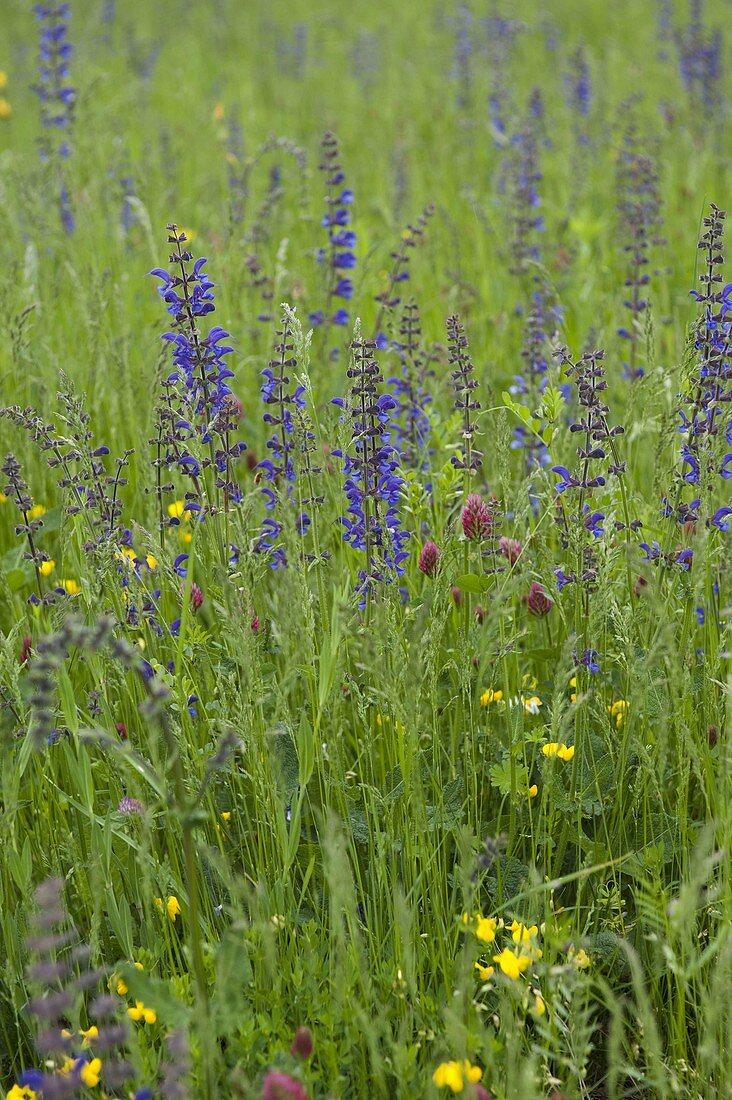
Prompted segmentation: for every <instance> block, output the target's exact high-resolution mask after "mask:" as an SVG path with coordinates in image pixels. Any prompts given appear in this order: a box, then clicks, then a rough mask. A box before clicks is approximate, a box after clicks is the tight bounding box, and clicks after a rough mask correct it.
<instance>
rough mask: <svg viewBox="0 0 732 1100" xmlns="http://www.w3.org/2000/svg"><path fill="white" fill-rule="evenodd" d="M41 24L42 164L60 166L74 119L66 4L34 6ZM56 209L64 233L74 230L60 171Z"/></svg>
mask: <svg viewBox="0 0 732 1100" xmlns="http://www.w3.org/2000/svg"><path fill="white" fill-rule="evenodd" d="M33 11H34V13H35V16H36V20H37V21H38V23H39V24H40V38H39V45H38V83H37V84H36V85H35V90H36V93H37V95H38V98H39V100H40V105H41V125H42V127H43V130H44V135H43V137H42V139H41V145H40V152H41V160H43V161H49V160H51V157H52V156H53V155H54V153H55V155H56V156H57V157H58V158H59V161H60V162H63V161H64V160H65V159H66V158H67V157H68V156H70V154H71V145H70V141H69V132H70V130H71V123H72V119H73V111H74V102H75V99H76V92H75V90H74V88H73V87H72V85H71V84H70V83H69V59H70V57H71V52H72V46H71V43H70V42H69V41H68V21H69V18H70V16H71V7H70V5H69V4H68V3H62V4H36V5H35V6H34V8H33ZM58 206H59V215H60V218H61V224H62V226H63V228H64V230H65V231H66V232H67V233H73V231H74V229H75V228H76V221H75V218H74V212H73V209H72V206H71V196H70V194H69V189H68V186H67V183H66V178H65V176H64V173H63V169H62V168H61V167H59V180H58Z"/></svg>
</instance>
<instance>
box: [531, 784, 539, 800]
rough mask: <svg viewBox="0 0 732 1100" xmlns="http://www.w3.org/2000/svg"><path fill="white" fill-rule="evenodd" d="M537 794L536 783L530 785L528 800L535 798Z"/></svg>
mask: <svg viewBox="0 0 732 1100" xmlns="http://www.w3.org/2000/svg"><path fill="white" fill-rule="evenodd" d="M538 793H539V788H538V787H537V785H536V783H532V784H531V786H530V787H529V798H536V796H537V794H538Z"/></svg>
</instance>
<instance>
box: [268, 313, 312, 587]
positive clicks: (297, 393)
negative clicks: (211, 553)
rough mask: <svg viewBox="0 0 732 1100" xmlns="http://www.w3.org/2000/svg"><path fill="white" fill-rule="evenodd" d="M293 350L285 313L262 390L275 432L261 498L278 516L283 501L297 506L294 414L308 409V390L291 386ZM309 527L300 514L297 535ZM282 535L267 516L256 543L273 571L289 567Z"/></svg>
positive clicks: (276, 523) (278, 525)
mask: <svg viewBox="0 0 732 1100" xmlns="http://www.w3.org/2000/svg"><path fill="white" fill-rule="evenodd" d="M294 347H295V345H294V343H293V339H292V325H291V322H290V317H289V315H288V314H287V313H286V314H285V315H284V317H283V319H282V328H281V329H278V331H277V333H276V342H275V349H274V350H275V353H276V356H277V357H276V358H275V359H270V361H269V364H268V365H267V366H266V367H265V368H264V370H263V371H262V377H263V378H264V383H263V385H262V387H261V390H260V392H261V394H262V400H263V401H264V404H265V406H266V411H265V413H264V422H265V424H267V425H268V427H270V428H272V429H274V430H273V434H272V436H271V437H270V438H269V439H268V440H267V450H268V451H269V453H270V457H269V458H266V459H263V461H262V462H260V463H259V464H258V467H257V468H258V469H260V470H262V472H263V474H264V478H265V480H266V481H267V482H268V485H267V486H265V487H264V488H263V489H262V494H263V496H264V497H265V501H266V507H267V509H268V510H269V511H271V512H275V511H276V510H277V507H278V505H280V506H281V501H282V499H283V497H285V498H286V499H288V500H289V501H290V502H294V503H297V500H296V499H295V497H294V493H293V488H294V485H295V482H296V480H297V477H298V473H299V471H298V470H297V469H296V465H295V454H296V449H297V439H296V434H295V413H296V411H297V410H298V409H303V408H304V407H305V398H304V397H303V394H304V392H305V390H304V387H303V386H301V385H297V386H293V384H292V380H291V372H292V371H293V370H294V368H295V367H296V366H297V359H296V358H295V355H294V354H293V352H294ZM278 490H279V492H278ZM283 490H284V492H283ZM309 526H310V517H309V515H308V514H307V512H304V511H301V512H300V514H299V516H298V520H297V529H298V531H299V532H300V533H301V534H302V533H304V532H305V531H306V530H307V529H308V527H309ZM281 532H282V524H281V523H280V522H279V520H278V519H276V518H275V516H274V515H271V516H267V518H266V519H265V520H264V523H263V524H262V531H261V534H260V537H259V540H258V542H257V543H256V547H255V548H256V550H257V551H258V552H260V553H266V554H268V555H269V556H270V568H271V569H278V568H280V567H281V566H286V565H287V556H286V553H285V548H284V546H282V545H280V544H278V539H279V536H280V534H281Z"/></svg>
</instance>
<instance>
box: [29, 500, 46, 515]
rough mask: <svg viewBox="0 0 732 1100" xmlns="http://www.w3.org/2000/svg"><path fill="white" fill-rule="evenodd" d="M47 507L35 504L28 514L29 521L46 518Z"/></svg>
mask: <svg viewBox="0 0 732 1100" xmlns="http://www.w3.org/2000/svg"><path fill="white" fill-rule="evenodd" d="M45 514H46V506H45V505H44V504H34V505H33V507H32V508H31V510H30V512H29V513H28V519H40V518H41V516H45Z"/></svg>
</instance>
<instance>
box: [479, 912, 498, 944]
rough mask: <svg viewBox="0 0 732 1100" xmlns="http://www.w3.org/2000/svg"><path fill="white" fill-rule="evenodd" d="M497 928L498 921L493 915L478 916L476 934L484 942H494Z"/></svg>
mask: <svg viewBox="0 0 732 1100" xmlns="http://www.w3.org/2000/svg"><path fill="white" fill-rule="evenodd" d="M496 928H498V921H497V920H495V919H494V918H493V917H478V923H477V924H476V926H475V935H476V937H477V939H479V940H482V942H483V943H493V941H494V939H495V938H496Z"/></svg>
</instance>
